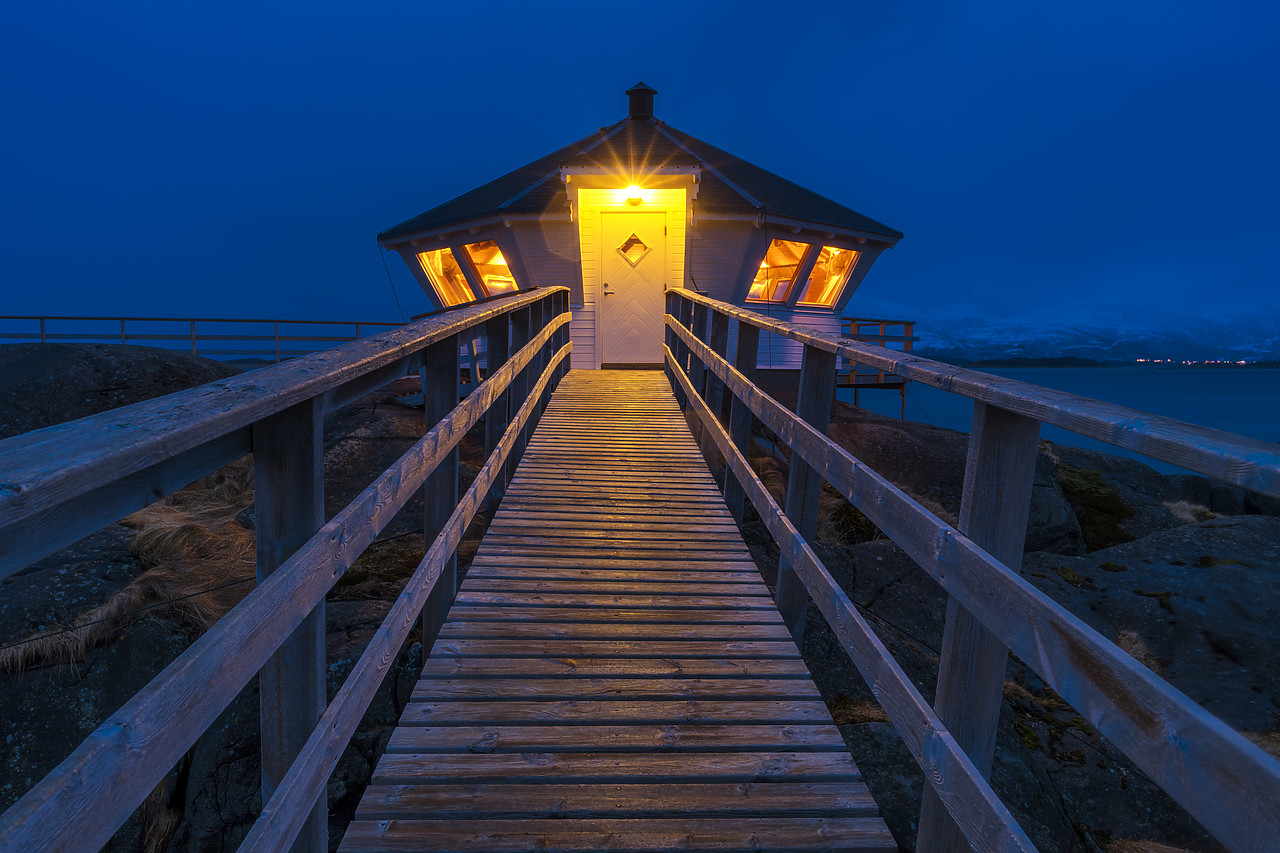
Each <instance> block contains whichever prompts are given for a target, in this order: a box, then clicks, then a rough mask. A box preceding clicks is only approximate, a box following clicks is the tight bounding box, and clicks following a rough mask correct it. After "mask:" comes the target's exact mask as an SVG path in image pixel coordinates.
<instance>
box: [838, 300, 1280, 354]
mask: <svg viewBox="0 0 1280 853" xmlns="http://www.w3.org/2000/svg"><path fill="white" fill-rule="evenodd" d="M844 313H845V316H848V317H895V318H902V319H910V320H915V321H916V328H915V333H916V335H917V337H918V338H919V341H917V343H916V345H915V346H916V349H917V350H918V351H921V352H922V353H925V354H932V355H937V356H939V357H944V358H948V359H955V360H970V361H976V360H979V359H988V358H1019V357H1021V358H1054V357H1060V356H1076V357H1079V358H1092V359H1097V360H1099V361H1106V360H1115V361H1133V360H1135V359H1139V358H1147V359H1155V358H1162V359H1175V360H1190V361H1203V360H1212V359H1229V360H1276V359H1280V312H1276V311H1263V312H1257V313H1251V314H1246V313H1237V314H1232V315H1219V316H1214V317H1205V316H1198V315H1195V314H1191V313H1188V312H1179V311H1173V310H1167V309H1159V308H1155V309H1153V308H1151V307H1149V306H1140V307H1139V306H1132V305H1122V304H1118V303H1107V304H1099V303H1094V304H1082V305H1064V306H1058V307H1053V308H1045V309H1040V310H1038V311H1034V312H1030V313H1026V314H1022V315H1019V316H1007V317H994V316H991V314H990V313H989V312H986V311H984V309H982V308H981V307H979V306H977V305H974V304H972V303H963V302H958V303H952V304H948V305H923V306H921V305H914V306H913V305H905V304H902V303H895V302H890V301H888V300H883V299H875V298H861V299H860V298H859V297H858V296H857V295H855V296H854V298H853V299H852V300H851V301H850V303H849V306H848V307H847V308H846V309H845V312H844Z"/></svg>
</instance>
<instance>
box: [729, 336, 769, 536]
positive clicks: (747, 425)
mask: <svg viewBox="0 0 1280 853" xmlns="http://www.w3.org/2000/svg"><path fill="white" fill-rule="evenodd" d="M726 316H727V315H726ZM759 359H760V330H759V329H758V328H756V327H755V326H751V325H748V324H747V323H738V348H737V353H736V354H735V355H734V361H733V366H734V367H736V368H737V369H738V372H739V373H741V374H742V375H743V376H744V377H745V378H746V380H747V381H748V382H755V380H756V366H757V364H758V362H759ZM754 422H755V416H754V415H753V414H752V413H751V407H750V406H749V405H747V403H746V402H744V401H743V399H742V398H741V397H740V396H739V395H737V394H734V395H733V398H732V400H731V402H730V404H729V437H730V438H732V439H733V446H734V447H736V448H738V452H739V453H741V454H742V455H743V457H744V458H750V455H751V454H750V447H751V428H752V425H753V424H754ZM746 499H747V496H746V493H745V492H744V491H743V489H742V484H741V483H739V482H738V480H737V478H735V477H733V476H732V475H730V474H729V473H728V471H727V469H726V472H725V477H724V501H725V503H726V504H728V505H729V512H730V513H732V514H733V517H734V519H735V520H736V521H737V522H738V523H739V524H741V523H742V519H743V514H744V513H745V512H746Z"/></svg>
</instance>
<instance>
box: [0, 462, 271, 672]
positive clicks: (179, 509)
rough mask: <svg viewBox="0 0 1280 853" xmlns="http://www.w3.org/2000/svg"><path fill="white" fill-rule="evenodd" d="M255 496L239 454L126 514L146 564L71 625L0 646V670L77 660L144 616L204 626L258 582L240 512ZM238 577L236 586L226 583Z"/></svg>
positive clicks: (195, 628)
mask: <svg viewBox="0 0 1280 853" xmlns="http://www.w3.org/2000/svg"><path fill="white" fill-rule="evenodd" d="M252 503H253V462H252V460H251V459H249V458H247V457H246V458H245V459H241V460H240V461H238V462H234V463H232V464H231V465H228V466H227V467H225V468H223V469H222V470H221V471H217V472H215V473H213V474H210V475H209V476H207V477H204V478H202V479H200V480H197V481H196V482H194V483H192V484H191V485H190V486H187V487H186V488H184V489H182V490H180V491H178V492H175V493H174V494H172V495H170V496H169V497H167V498H165V499H164V500H161V501H158V502H157V503H154V504H152V505H151V506H149V507H146V508H145V509H142V510H139V511H138V512H136V513H134V514H133V515H131V516H129V517H128V518H126V519H124V520H123V522H122V523H123V524H125V525H127V526H129V527H132V528H133V529H134V530H135V531H136V533H135V536H134V540H133V543H132V545H131V546H130V550H132V552H133V553H134V554H135V555H136V556H137V557H139V558H140V559H141V560H142V561H143V564H144V565H147V566H148V567H149V568H148V569H147V571H145V572H144V573H143V574H141V575H140V576H139V577H138V578H137V579H135V580H134V581H133V583H131V584H129V585H128V586H127V587H125V588H124V589H122V590H120V591H119V592H118V593H116V594H115V595H113V596H112V597H111V598H109V599H108V600H107V601H106V602H105V603H103V604H101V605H99V606H98V607H95V608H93V609H92V610H89V611H87V612H85V613H82V614H81V615H80V616H79V617H78V618H77V619H76V620H75V621H74V622H72V623H71V624H70V625H64V626H55V627H54V628H53V629H51V630H50V631H45V632H42V633H40V634H35V635H32V636H31V637H28V638H27V642H24V643H22V644H20V645H16V646H13V647H11V648H8V649H4V650H3V651H0V672H22V671H23V670H25V669H27V668H29V667H33V666H49V665H54V664H64V663H75V662H78V661H82V660H84V659H85V658H86V656H87V655H88V653H89V652H90V651H91V650H92V649H94V648H96V647H98V646H100V645H103V644H105V643H107V642H109V641H110V640H112V639H113V638H115V637H116V636H117V635H118V634H119V632H120V631H121V630H122V629H124V628H125V627H126V626H128V625H129V624H130V623H132V622H133V621H134V620H135V619H137V618H139V616H140V615H141V614H140V613H139V612H138V611H139V610H142V609H143V608H147V609H146V611H145V612H146V614H147V615H149V616H163V617H164V618H166V619H169V620H172V621H174V622H176V623H177V624H179V625H180V626H182V627H183V628H185V629H186V630H188V631H190V632H191V633H192V634H194V635H198V634H200V633H203V632H204V631H205V630H206V629H207V628H208V627H209V626H210V625H212V624H213V623H214V622H216V621H218V619H220V618H222V616H223V615H224V614H225V613H226V612H227V611H228V610H230V609H231V608H232V607H234V606H235V605H236V603H238V602H239V601H240V599H242V598H244V596H245V595H247V594H248V593H249V591H250V590H251V589H253V585H252V584H251V583H246V582H240V583H235V582H237V581H248V580H249V579H251V578H252V577H253V576H254V539H253V532H252V531H250V530H246V529H244V528H243V527H241V526H240V525H239V524H238V523H237V522H236V520H235V519H236V516H237V515H238V514H239V513H240V512H241V511H243V510H244V509H245V508H247V507H248V506H249V505H250V504H252ZM228 584H234V585H230V586H229V585H228Z"/></svg>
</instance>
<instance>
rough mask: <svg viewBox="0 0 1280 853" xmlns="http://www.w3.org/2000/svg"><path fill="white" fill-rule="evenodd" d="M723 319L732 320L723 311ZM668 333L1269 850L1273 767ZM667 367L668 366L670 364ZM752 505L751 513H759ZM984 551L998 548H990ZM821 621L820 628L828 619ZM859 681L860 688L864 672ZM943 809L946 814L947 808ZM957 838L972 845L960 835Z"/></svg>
mask: <svg viewBox="0 0 1280 853" xmlns="http://www.w3.org/2000/svg"><path fill="white" fill-rule="evenodd" d="M699 298H701V297H699ZM729 309H732V310H733V311H735V312H736V311H738V309H733V307H732V306H725V310H726V311H728V310H729ZM752 323H754V324H759V325H765V326H767V325H768V321H767V319H766V318H762V317H758V316H757V317H753V318H752ZM668 324H669V328H671V329H672V331H673V332H674V335H675V337H676V339H677V340H678V341H679V342H680V343H681V345H682V347H683V348H684V349H685V350H686V351H689V352H691V353H692V355H693V357H694V358H698V359H702V360H704V361H705V363H706V364H707V365H708V367H709V369H710V370H711V371H712V372H714V373H715V374H716V375H718V376H719V377H720V378H721V379H722V380H724V382H725V384H726V388H727V389H728V390H729V391H730V393H732V394H734V395H735V396H737V397H739V398H740V399H742V400H743V401H744V403H746V404H747V406H748V407H749V408H750V409H751V411H752V412H753V414H754V415H755V416H756V417H758V418H760V420H761V421H762V422H763V423H764V425H765V426H766V427H768V428H769V429H770V430H772V431H773V432H774V433H776V434H777V435H778V436H779V438H780V439H781V440H782V441H783V442H784V443H785V444H787V445H788V446H789V447H790V448H791V451H792V453H793V454H794V455H798V456H800V457H801V458H803V459H805V460H806V462H808V464H809V465H811V466H813V467H814V468H815V469H818V470H821V471H822V472H823V475H824V477H825V478H826V479H827V481H828V482H829V483H830V484H831V486H832V487H833V488H834V489H835V490H836V491H838V492H840V493H841V494H843V495H844V496H845V497H846V498H848V499H849V501H850V502H852V503H853V504H854V505H855V506H857V507H858V508H859V509H860V510H861V511H862V512H863V513H864V514H865V515H866V516H867V517H868V519H870V520H871V522H872V523H873V524H875V525H876V526H877V527H878V528H880V529H881V530H882V531H884V532H885V533H886V534H887V535H888V536H889V537H890V538H892V539H893V540H894V541H895V542H896V543H897V544H898V545H899V546H900V547H901V548H902V549H903V550H904V551H905V552H906V553H907V554H908V555H909V556H910V557H911V558H912V559H913V560H915V561H916V562H917V563H918V564H919V565H920V566H921V567H922V568H924V569H925V571H927V572H929V573H930V575H932V576H933V577H934V579H935V580H937V581H938V583H939V584H940V585H941V586H942V587H943V589H945V590H946V591H947V592H948V594H949V595H950V596H951V597H952V598H953V599H954V600H955V601H956V602H957V603H958V604H959V605H962V606H963V608H964V609H965V610H967V611H968V612H969V613H970V614H972V616H973V617H974V618H975V619H976V620H978V621H979V622H980V623H981V624H982V625H983V626H985V628H986V630H988V631H989V632H990V633H991V634H992V635H993V636H994V637H996V638H998V639H999V641H1000V642H1001V643H1003V644H1004V645H1005V646H1007V647H1008V648H1009V649H1011V650H1012V651H1013V652H1014V653H1016V654H1017V655H1018V656H1019V657H1020V658H1021V659H1022V660H1023V661H1025V662H1026V663H1027V664H1028V665H1030V666H1031V667H1032V668H1033V669H1035V671H1036V672H1037V673H1039V674H1040V676H1041V677H1043V678H1044V680H1045V681H1046V683H1048V684H1049V685H1050V686H1051V687H1052V688H1053V689H1054V690H1056V691H1057V692H1058V693H1059V694H1060V695H1061V696H1062V697H1063V698H1064V699H1065V700H1066V701H1067V702H1069V703H1070V704H1071V705H1072V706H1073V707H1074V708H1076V709H1077V710H1078V711H1079V712H1080V714H1081V716H1082V717H1083V718H1084V719H1085V720H1087V721H1088V722H1089V723H1090V724H1091V725H1093V726H1094V727H1095V728H1096V729H1097V730H1098V731H1099V732H1100V733H1101V734H1103V735H1104V736H1106V737H1107V738H1109V739H1110V740H1111V741H1112V743H1114V744H1115V745H1116V746H1117V747H1118V748H1119V749H1121V750H1122V751H1123V752H1124V753H1125V754H1126V755H1127V756H1128V757H1129V758H1130V759H1132V760H1133V761H1134V763H1135V764H1136V765H1137V766H1138V767H1140V768H1141V769H1142V770H1143V772H1144V773H1146V774H1147V775H1148V776H1149V777H1150V778H1151V779H1152V780H1153V781H1154V782H1156V784H1158V785H1160V787H1162V788H1163V789H1164V790H1165V791H1166V792H1167V793H1168V794H1169V795H1170V796H1171V797H1173V799H1175V800H1176V801H1177V802H1178V803H1179V804H1181V805H1182V806H1183V807H1184V808H1186V809H1187V811H1188V812H1189V813H1190V814H1192V815H1193V816H1194V817H1195V818H1196V819H1197V820H1199V821H1200V822H1201V823H1202V824H1203V825H1204V826H1205V828H1206V829H1208V830H1209V831H1210V832H1211V833H1213V834H1214V835H1215V836H1216V837H1218V838H1219V839H1220V840H1222V841H1223V842H1224V843H1225V844H1227V846H1228V847H1230V848H1231V849H1233V850H1268V849H1270V847H1271V845H1272V842H1273V840H1274V839H1275V838H1277V837H1280V763H1278V762H1276V760H1275V759H1273V758H1271V757H1270V756H1268V755H1267V754H1266V753H1264V752H1263V751H1262V750H1260V749H1259V748H1258V747H1256V746H1254V745H1253V744H1252V743H1250V742H1249V741H1248V740H1246V739H1245V738H1244V737H1242V736H1241V735H1239V734H1238V733H1236V732H1234V731H1232V730H1231V729H1230V728H1229V727H1228V726H1226V725H1225V724H1224V723H1223V722H1222V721H1220V720H1218V719H1217V718H1216V717H1214V716H1213V715H1212V714H1210V713H1208V712H1207V711H1205V710H1204V709H1203V708H1201V707H1200V706H1198V705H1196V704H1195V703H1194V702H1192V701H1191V700H1190V699H1189V698H1187V697H1186V696H1185V695H1184V694H1182V693H1181V692H1180V691H1178V690H1176V689H1174V688H1173V687H1172V686H1171V685H1170V684H1168V683H1167V682H1165V681H1164V680H1162V679H1160V678H1159V677H1158V676H1156V675H1155V674H1154V673H1152V672H1151V671H1150V670H1149V669H1147V668H1146V667H1145V666H1143V665H1142V664H1140V663H1138V662H1137V661H1135V660H1134V659H1133V658H1132V657H1131V656H1129V655H1128V654H1126V653H1125V652H1123V651H1121V650H1120V649H1119V648H1117V647H1116V645H1115V644H1114V643H1112V642H1110V641H1109V640H1107V639H1106V638H1104V637H1102V636H1101V635H1099V634H1098V633H1097V632H1096V631H1095V630H1093V629H1092V628H1090V627H1088V626H1087V625H1086V624H1085V623H1084V622H1083V621H1081V620H1080V619H1079V618H1077V617H1075V616H1074V615H1072V614H1071V613H1069V612H1068V611H1067V610H1066V609H1065V608H1063V607H1062V606H1061V605H1059V604H1057V603H1056V602H1054V601H1053V600H1051V599H1049V598H1048V597H1047V596H1045V595H1044V594H1043V593H1042V592H1040V591H1039V590H1037V589H1036V588H1035V587H1034V586H1032V585H1031V584H1029V583H1027V582H1026V581H1025V580H1023V579H1022V577H1021V576H1020V575H1019V574H1018V573H1017V572H1014V571H1011V570H1010V569H1009V568H1008V567H1007V566H1005V565H1004V564H1003V563H1002V562H1000V560H998V559H996V558H995V557H993V556H992V555H991V554H989V553H988V552H986V551H985V550H983V549H982V548H981V547H980V546H979V545H978V544H976V543H975V542H974V541H973V540H971V539H969V538H968V537H967V536H964V535H963V534H961V533H960V532H958V531H956V530H955V529H954V528H952V527H950V526H949V525H947V524H946V523H944V522H942V521H941V520H939V519H938V518H937V517H935V516H934V515H932V514H931V513H930V512H928V511H927V510H925V509H924V508H923V507H921V506H920V505H919V504H917V503H916V502H915V501H914V500H912V499H911V498H909V497H908V496H907V495H905V494H904V493H903V492H902V491H901V490H899V489H898V488H897V487H895V486H894V485H893V484H891V483H889V482H888V481H887V480H885V479H884V478H883V477H881V476H880V475H879V474H877V473H876V472H875V471H873V470H871V469H870V468H868V467H867V466H866V465H864V464H863V463H861V462H860V461H858V460H857V459H856V458H854V457H853V456H852V455H850V454H849V453H848V452H847V451H846V450H844V449H843V448H841V447H840V446H839V445H837V444H836V443H835V442H833V441H831V439H829V438H828V437H827V436H826V435H824V434H822V433H820V432H818V431H817V430H815V429H813V428H812V427H811V426H809V425H808V424H806V423H804V422H803V421H801V420H799V419H797V418H796V417H795V416H794V415H793V414H792V413H791V412H789V411H788V410H787V409H786V408H784V407H783V406H782V405H780V404H779V403H778V402H777V401H776V400H774V399H772V398H771V397H769V396H768V395H766V394H764V393H763V392H761V391H760V389H759V388H758V387H756V386H755V385H754V384H753V383H751V382H750V381H748V380H747V379H746V378H745V377H744V376H743V375H742V374H741V373H740V372H738V371H737V370H735V369H734V368H733V367H731V366H730V365H729V364H727V363H726V362H725V361H723V360H722V359H719V358H718V357H717V356H716V354H715V353H714V352H712V350H711V349H710V348H709V347H706V346H705V345H703V344H702V342H701V341H699V340H697V338H696V336H694V335H693V334H692V333H691V332H690V331H689V330H688V329H686V328H682V327H681V326H680V324H679V323H678V322H676V321H675V320H674V319H673V318H670V317H669V318H668ZM669 363H670V364H674V359H672V360H671V361H670V362H669ZM673 372H674V371H673ZM685 384H686V385H687V384H688V383H687V382H686V383H685ZM699 405H702V406H705V404H703V403H700V401H692V403H691V406H693V407H695V408H696V407H698V406H699ZM721 450H722V452H723V447H722V448H721ZM735 471H737V473H738V476H739V479H741V478H742V477H746V476H753V475H750V472H749V469H740V468H735ZM757 482H758V481H757ZM744 486H745V487H746V488H747V489H748V491H750V490H751V488H753V487H752V485H751V484H750V483H744ZM756 506H757V509H759V507H760V504H759V503H758V502H756ZM768 521H769V520H768V519H766V522H767V523H768ZM1002 527H1003V526H1002ZM770 529H771V531H772V532H774V535H775V536H778V535H779V533H778V532H777V531H776V530H774V528H773V527H771V528H770ZM1004 535H1005V534H1003V533H1002V534H1001V537H1003V536H1004ZM992 545H993V546H995V547H1004V546H1003V545H1001V544H1000V542H999V541H998V540H997V541H996V542H993V543H992ZM806 547H807V546H806ZM783 550H784V551H785V550H786V548H785V547H784V548H783ZM802 579H803V578H802ZM806 586H808V587H809V591H810V593H811V594H813V595H814V600H815V601H816V602H817V603H818V604H819V607H820V608H821V605H822V602H821V600H820V599H819V598H818V595H817V593H815V592H814V589H813V587H812V586H809V584H808V582H807V581H806ZM824 615H826V616H827V618H828V621H830V620H831V618H832V617H831V615H830V614H825V612H824ZM834 627H837V630H839V626H834ZM855 659H856V658H855ZM894 666H895V667H896V664H894ZM863 674H864V676H865V677H867V678H868V679H869V680H870V679H871V678H872V675H869V674H868V672H867V670H863ZM873 689H874V688H873ZM886 710H887V711H889V713H890V717H891V718H892V719H894V721H895V725H896V727H897V728H898V731H899V732H900V733H903V735H904V739H905V738H906V734H907V732H908V731H909V730H912V727H913V726H915V725H917V724H918V722H919V721H918V720H916V719H911V718H907V719H906V720H905V721H900V720H898V719H897V718H895V717H894V712H893V711H892V710H891V709H890V708H888V707H887V706H886ZM930 713H932V712H931V711H930ZM947 737H948V738H950V735H949V734H948V735H947ZM908 745H910V742H909V741H908ZM917 760H920V761H921V762H922V766H926V776H927V777H930V776H931V773H932V771H931V770H929V769H928V767H927V765H924V762H923V760H922V759H921V756H920V754H918V753H917ZM967 760H968V759H966V761H967ZM936 790H938V793H939V794H940V795H941V794H942V793H943V791H942V790H941V789H936ZM948 811H949V812H950V813H951V814H952V816H953V817H954V816H955V811H953V810H952V809H951V808H950V807H949V806H948ZM968 840H969V841H970V843H973V838H972V837H970V838H969V839H968Z"/></svg>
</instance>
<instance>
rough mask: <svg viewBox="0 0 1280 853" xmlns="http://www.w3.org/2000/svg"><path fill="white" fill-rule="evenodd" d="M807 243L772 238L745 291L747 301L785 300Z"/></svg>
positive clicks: (807, 245) (807, 246)
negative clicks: (749, 285) (749, 286)
mask: <svg viewBox="0 0 1280 853" xmlns="http://www.w3.org/2000/svg"><path fill="white" fill-rule="evenodd" d="M808 248H809V244H808V243H800V242H797V241H795V240H774V241H773V242H772V243H770V244H769V250H768V251H767V252H765V256H764V260H763V261H761V262H760V270H759V272H757V273H756V279H755V281H753V282H751V289H750V290H749V291H747V301H748V302H786V301H787V296H788V295H789V294H790V292H791V282H792V280H793V279H794V278H795V275H796V268H797V267H798V266H800V259H801V258H803V257H804V253H805V250H806V249H808Z"/></svg>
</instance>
